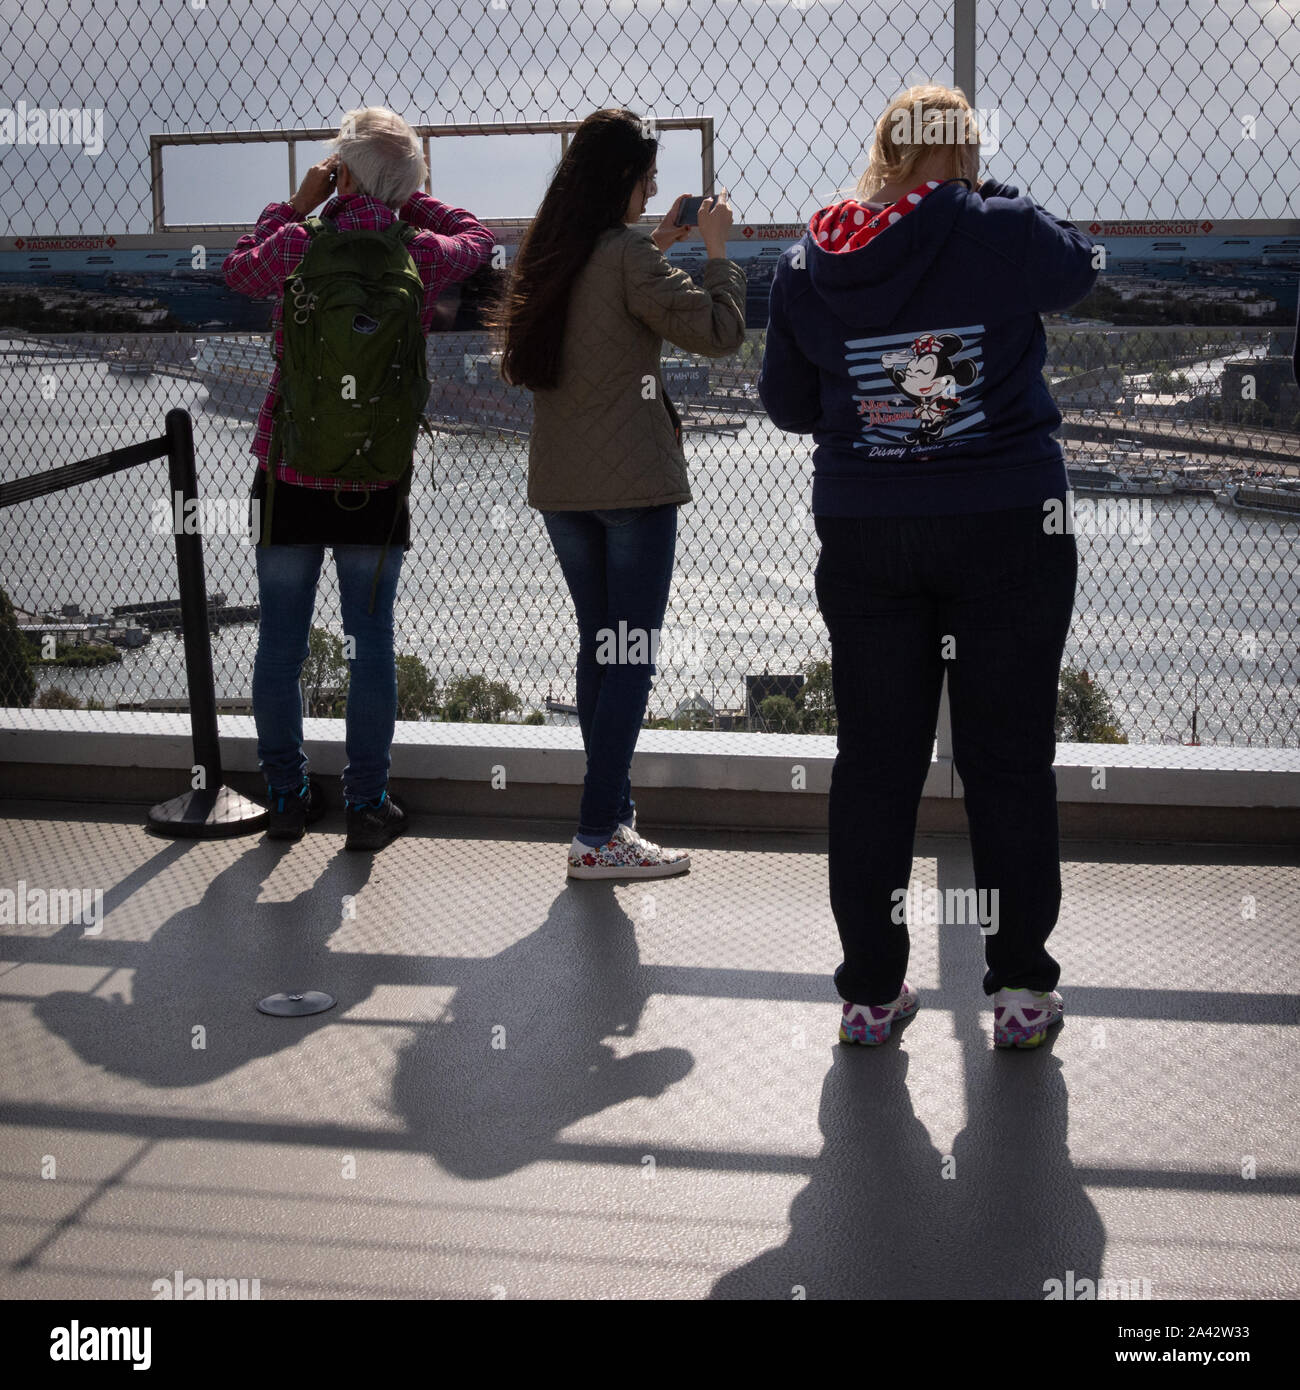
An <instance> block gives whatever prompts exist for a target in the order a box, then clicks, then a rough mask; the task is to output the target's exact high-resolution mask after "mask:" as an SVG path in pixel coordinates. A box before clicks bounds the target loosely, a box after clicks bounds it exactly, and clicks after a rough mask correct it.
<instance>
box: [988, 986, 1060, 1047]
mask: <svg viewBox="0 0 1300 1390" xmlns="http://www.w3.org/2000/svg"><path fill="white" fill-rule="evenodd" d="M1064 1014H1065V1001H1064V1000H1063V999H1062V998H1061V996H1060V995H1059V994H1057V992H1056V991H1055V990H1049V991H1046V992H1044V993H1043V994H1034V993H1033V991H1032V990H1027V989H1000V990H998V992H997V993H996V994H995V995H994V996H993V1046H994V1047H1037V1046H1038V1045H1039V1044H1040V1043H1041V1042H1042V1041H1043V1039H1044V1038H1045V1037H1046V1036H1047V1033H1048V1030H1049V1029H1050V1028H1053V1027H1055V1025H1056V1024H1058V1023H1060V1021H1061V1019H1062V1018H1063V1017H1064Z"/></svg>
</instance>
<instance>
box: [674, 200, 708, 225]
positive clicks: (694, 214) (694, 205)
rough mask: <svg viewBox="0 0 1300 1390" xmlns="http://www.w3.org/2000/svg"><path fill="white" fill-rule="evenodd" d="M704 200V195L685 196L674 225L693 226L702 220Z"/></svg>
mask: <svg viewBox="0 0 1300 1390" xmlns="http://www.w3.org/2000/svg"><path fill="white" fill-rule="evenodd" d="M703 201H704V198H703V197H699V198H683V199H682V205H681V207H680V208H679V209H678V210H677V220H676V221H675V222H674V223H673V226H674V227H693V226H695V224H696V223H697V222H698V221H699V220H700V204H701V203H702V202H703Z"/></svg>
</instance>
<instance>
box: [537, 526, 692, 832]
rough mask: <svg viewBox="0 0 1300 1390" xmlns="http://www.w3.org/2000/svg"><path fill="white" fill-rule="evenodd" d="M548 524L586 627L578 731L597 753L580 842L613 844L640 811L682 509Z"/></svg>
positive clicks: (590, 762) (581, 642) (590, 754)
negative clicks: (636, 782)
mask: <svg viewBox="0 0 1300 1390" xmlns="http://www.w3.org/2000/svg"><path fill="white" fill-rule="evenodd" d="M542 518H543V520H544V521H545V522H546V529H547V531H548V532H549V533H550V537H551V544H552V545H553V546H554V547H555V555H556V558H557V559H558V560H559V562H560V569H561V570H563V572H564V578H565V581H566V582H567V583H568V586H569V592H570V594H572V596H573V606H574V609H575V610H576V612H577V617H578V669H577V686H578V692H577V695H578V698H577V704H578V723H579V724H580V725H581V726H582V746H583V747H584V748H585V749H586V750H587V775H586V777H585V779H584V780H583V784H582V805H581V808H580V809H579V812H578V834H579V835H602V836H605V837H606V838H608V836H610V835H612V834H613V833H614V831H615V830H616V829H617V828H618V823H619V821H620V820H627V819H628V818H629V817H630V816H631V815H632V811H633V808H634V805H635V803H634V802H633V800H632V782H631V779H630V777H629V776H628V773H629V770H630V768H631V766H632V754H633V753H635V752H636V741H637V736H638V735H639V734H640V732H641V721H642V719H644V718H645V711H646V705H647V703H648V702H649V699H650V681H651V678H652V677H653V676H654V673H655V667H654V662H653V655H654V650H655V649H657V647H658V643H659V631H660V628H661V627H662V625H663V620H664V613H665V612H666V610H667V608H668V591H669V589H670V588H671V586H672V582H673V558H674V554H675V551H676V546H677V504H676V503H669V504H668V505H666V506H662V507H625V508H620V509H618V510H615V511H599V512H595V511H593V512H543V513H542Z"/></svg>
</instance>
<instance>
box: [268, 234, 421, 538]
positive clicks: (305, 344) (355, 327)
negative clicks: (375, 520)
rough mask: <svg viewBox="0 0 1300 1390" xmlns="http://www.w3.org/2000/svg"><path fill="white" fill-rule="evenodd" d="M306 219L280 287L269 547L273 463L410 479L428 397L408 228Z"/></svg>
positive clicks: (348, 475)
mask: <svg viewBox="0 0 1300 1390" xmlns="http://www.w3.org/2000/svg"><path fill="white" fill-rule="evenodd" d="M304 225H305V226H306V228H307V230H308V232H309V233H310V235H311V244H310V245H309V246H308V248H307V254H306V255H305V256H304V257H303V258H302V260H301V262H300V263H299V265H298V267H297V269H296V270H295V271H294V272H293V274H292V275H290V276H289V278H288V279H287V280H286V281H285V289H284V355H283V359H282V362H281V367H280V399H279V402H278V403H277V405H276V410H275V419H274V423H273V427H272V431H271V457H270V464H271V467H270V468H269V469H268V476H267V497H266V504H267V508H266V509H267V517H266V525H265V528H264V532H263V535H264V537H265V538H266V540H267V541H268V542H269V539H270V535H271V516H270V512H271V505H272V496H273V488H274V485H275V466H274V465H275V464H276V463H277V462H283V463H286V464H288V465H289V467H290V468H292V469H293V470H294V471H295V472H298V473H302V474H305V475H306V476H308V477H312V478H322V479H327V480H329V479H333V480H338V481H344V480H346V481H348V482H364V483H402V484H403V485H404V486H409V482H410V469H411V463H412V457H413V455H414V452H415V441H416V436H417V434H418V432H419V429H420V426H421V423H422V422H423V419H424V417H423V411H424V408H425V406H426V405H427V404H428V400H429V377H428V369H427V365H426V358H425V345H424V331H423V326H422V323H421V314H422V311H423V307H424V282H423V281H422V280H421V279H420V274H419V271H417V270H416V268H415V262H414V261H413V260H412V259H411V254H410V252H409V251H408V250H407V249H406V243H407V242H409V241H410V240H411V239H412V238H413V237H414V236H415V231H414V229H413V228H412V227H409V226H408V225H407V224H406V223H404V222H394V223H393V224H392V225H391V226H389V227H388V228H386V229H385V230H384V231H340V230H339V229H338V227H336V226H335V225H334V223H333V222H330V221H327V220H324V219H322V218H319V217H309V218H308V219H307V220H306V222H305V224H304ZM335 496H336V497H337V496H338V493H337V491H336V493H335ZM399 510H400V509H399Z"/></svg>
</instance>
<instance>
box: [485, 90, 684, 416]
mask: <svg viewBox="0 0 1300 1390" xmlns="http://www.w3.org/2000/svg"><path fill="white" fill-rule="evenodd" d="M658 150H659V142H658V141H657V140H656V139H655V138H654V136H653V135H651V134H649V133H648V123H645V122H642V120H641V118H640V117H639V116H635V115H633V114H632V112H631V111H625V110H623V109H622V108H621V107H612V108H610V109H608V110H605V111H596V112H594V113H593V114H592V115H590V116H588V117H587V119H586V120H585V121H583V122H582V124H581V125H580V126H579V127H578V129H577V130H576V131H575V132H574V134H573V138H572V140H570V141H569V148H568V149H567V150H566V151H565V154H564V158H563V159H561V160H560V164H559V167H558V168H557V169H556V171H555V175H554V177H553V178H552V179H551V183H550V187H549V188H548V189H547V190H546V196H545V197H544V198H543V199H542V205H541V207H539V208H538V209H537V216H536V217H534V218H533V221H532V225H531V226H530V227H529V228H528V231H527V232H526V233H525V234H524V239H523V241H522V242H521V243H520V246H519V251H518V253H517V254H516V256H515V263H514V269H513V272H512V273H511V275H510V278H509V280H508V282H507V283H506V286H505V289H504V291H503V293H502V296H501V298H500V300H499V301H498V304H497V306H496V311H495V313H494V314H493V315H492V320H493V327H495V328H497V329H498V330H499V331H500V332H502V334H503V337H504V343H503V352H502V356H501V375H502V377H503V378H504V379H505V380H506V381H508V382H510V383H511V384H512V385H516V386H526V387H527V388H528V389H529V390H530V391H546V390H551V389H553V388H554V387H555V386H557V385H558V384H559V376H560V350H561V347H562V345H563V342H564V326H565V319H566V317H567V314H568V308H569V296H570V294H571V293H572V290H573V282H574V280H575V279H576V278H577V275H578V272H579V271H580V270H581V269H582V268H583V266H584V265H586V264H587V261H588V260H589V259H590V258H591V253H592V251H593V250H595V247H596V241H597V239H598V238H599V237H600V235H601V233H602V232H605V231H607V230H608V229H609V228H610V227H617V226H620V225H622V222H623V216H624V214H625V213H626V212H627V205H628V200H629V199H630V198H631V196H632V192H633V190H634V189H635V188H636V186H637V184H638V183H639V182H640V181H641V180H642V179H643V178H645V176H646V174H648V173H649V172H650V170H651V168H652V167H653V165H654V161H655V156H656V155H657V154H658Z"/></svg>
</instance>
